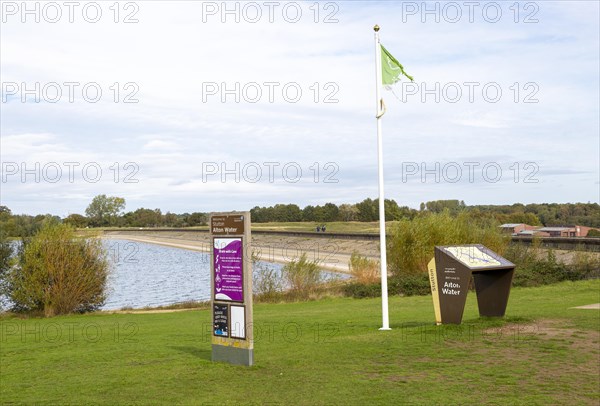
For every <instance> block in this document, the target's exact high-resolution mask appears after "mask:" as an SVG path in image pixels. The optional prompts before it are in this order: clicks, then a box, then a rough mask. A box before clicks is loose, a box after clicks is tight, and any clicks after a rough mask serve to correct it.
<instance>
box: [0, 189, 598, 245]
mask: <svg viewBox="0 0 600 406" xmlns="http://www.w3.org/2000/svg"><path fill="white" fill-rule="evenodd" d="M125 204H126V202H125V199H123V198H121V197H115V196H106V195H98V196H96V197H94V198H93V200H92V202H91V203H90V204H89V205H88V207H87V208H86V210H85V215H84V214H75V213H74V214H70V215H68V216H67V217H65V218H60V217H58V216H54V215H51V214H45V215H41V214H40V215H36V216H31V215H25V214H20V215H16V214H12V212H11V210H10V209H9V208H8V207H6V206H0V228H1V229H2V232H3V233H5V234H7V235H9V236H13V237H27V236H31V235H33V234H35V233H36V232H37V231H38V230H39V229H40V228H41V226H42V224H43V223H44V222H45V221H46V222H47V221H48V220H53V221H58V222H64V223H66V224H70V225H72V226H75V227H78V228H86V227H176V228H180V227H196V226H205V225H207V222H208V217H209V213H204V212H193V213H181V214H177V213H171V212H166V213H163V212H162V211H161V210H160V209H158V208H156V209H148V208H139V209H136V210H134V211H128V212H126V211H125ZM384 205H385V217H386V220H387V221H399V220H412V219H414V218H415V217H417V216H426V215H428V214H430V213H442V212H448V213H450V214H451V215H453V216H457V215H458V214H460V213H463V212H468V214H469V216H470V217H471V218H479V219H490V220H493V221H495V222H497V223H498V224H503V223H526V224H529V225H534V226H542V225H543V226H564V225H581V226H588V227H596V228H597V227H600V205H599V204H598V203H540V204H537V203H534V204H527V205H525V204H521V203H515V204H512V205H473V206H468V205H466V204H465V202H464V201H462V200H435V201H429V202H425V203H421V205H420V207H419V209H418V210H417V209H412V208H410V207H407V206H400V205H398V203H397V202H396V201H395V200H393V199H386V200H385V203H384ZM250 214H251V217H252V221H253V222H254V223H266V222H317V223H329V222H335V221H361V222H372V221H378V220H379V200H378V199H371V198H367V199H364V200H363V201H361V202H358V203H354V204H340V205H336V204H334V203H325V204H324V205H316V206H313V205H308V206H305V207H303V208H301V207H300V206H298V205H297V204H276V205H273V206H267V207H259V206H256V207H254V208H252V209H251V210H250Z"/></svg>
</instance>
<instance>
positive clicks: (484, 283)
mask: <svg viewBox="0 0 600 406" xmlns="http://www.w3.org/2000/svg"><path fill="white" fill-rule="evenodd" d="M428 269H429V282H430V285H431V294H432V297H433V307H434V310H435V320H436V323H437V324H460V323H461V322H462V317H463V312H464V309H465V302H466V300H467V292H468V290H469V283H470V281H471V275H473V280H474V282H475V291H476V293H477V305H478V306H479V315H480V316H487V317H502V316H504V314H505V312H506V305H507V303H508V296H509V293H510V287H511V284H512V278H513V273H514V270H515V265H514V264H513V263H512V262H510V261H508V260H506V259H504V258H503V257H501V256H500V255H498V254H496V253H495V252H494V251H492V250H490V249H488V248H486V247H484V246H483V245H480V244H471V245H454V246H444V247H435V257H434V258H433V259H432V260H431V261H430V262H429V265H428Z"/></svg>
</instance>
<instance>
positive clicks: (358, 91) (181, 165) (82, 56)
mask: <svg viewBox="0 0 600 406" xmlns="http://www.w3.org/2000/svg"><path fill="white" fill-rule="evenodd" d="M40 4H43V3H40ZM103 4H104V3H103ZM136 4H138V5H139V11H138V12H137V13H136V17H137V18H138V19H139V23H137V24H123V23H119V24H115V23H114V22H112V18H113V17H114V15H113V14H112V11H111V10H109V9H108V3H106V4H104V6H106V7H104V9H103V11H104V13H105V14H104V15H103V18H102V20H101V21H100V22H99V23H97V24H89V23H86V22H85V21H82V20H81V19H78V20H77V21H76V22H75V23H73V24H70V23H64V22H61V23H57V24H49V23H45V22H43V21H42V22H41V23H39V24H37V23H34V22H31V21H30V22H28V23H24V24H23V23H21V22H20V21H19V18H18V17H19V16H17V17H16V18H13V17H10V18H11V19H9V20H8V21H7V22H6V23H3V24H2V27H1V34H2V35H1V36H0V52H1V66H0V68H1V75H2V77H1V81H2V83H3V95H2V96H3V97H6V91H7V88H6V87H5V84H6V83H9V82H10V83H16V84H18V85H19V86H20V85H21V84H22V83H23V82H25V83H26V84H27V86H28V89H31V88H32V86H34V85H35V82H39V83H40V87H41V88H42V89H43V88H44V85H47V84H48V83H50V82H55V83H58V84H59V88H60V89H61V91H62V92H63V99H62V100H61V101H59V102H58V103H49V102H47V100H42V101H41V102H40V103H35V102H33V101H32V100H31V99H32V98H31V97H29V98H28V100H27V101H28V102H27V103H22V102H21V100H20V97H21V95H20V94H16V95H13V96H11V97H8V100H7V101H6V102H4V99H3V103H2V105H1V108H2V110H1V112H0V115H1V120H0V121H1V124H0V134H1V143H0V146H1V147H2V151H1V160H2V162H19V163H21V162H26V163H29V164H30V165H31V164H32V163H33V162H40V163H41V166H42V168H43V166H44V164H47V163H49V162H58V163H60V164H61V165H63V163H64V162H78V163H80V167H83V166H84V165H86V164H89V163H97V164H98V165H99V166H100V167H101V168H102V170H103V174H102V177H101V179H100V180H99V181H98V182H88V181H86V179H85V176H84V175H83V174H82V173H81V171H78V172H76V176H75V178H74V181H73V182H69V181H68V179H67V180H66V181H65V180H64V179H62V180H61V181H60V182H57V183H49V182H40V183H35V182H33V183H31V182H27V181H26V182H24V183H23V182H21V179H20V176H19V175H18V174H17V175H15V176H12V177H11V178H10V181H7V182H4V183H3V184H2V204H6V205H8V206H9V207H11V209H12V210H13V211H15V212H31V213H38V212H42V211H51V212H55V213H57V214H65V213H67V212H83V210H84V209H85V206H86V205H87V203H88V202H89V200H91V198H92V197H93V196H94V195H95V194H100V193H107V194H112V195H122V196H123V197H125V198H126V199H127V201H128V209H135V208H137V207H140V206H143V207H151V208H155V207H161V208H163V210H164V211H166V210H168V209H169V208H170V207H172V208H173V209H172V210H175V209H177V210H179V211H196V210H207V211H208V210H220V209H221V208H223V209H225V208H226V209H234V208H236V207H237V206H240V207H248V206H250V207H251V206H254V205H270V204H274V203H277V202H294V203H298V204H300V205H305V204H322V203H325V202H327V201H335V202H338V203H341V202H344V201H346V202H354V201H359V200H362V199H363V198H365V197H368V196H371V197H373V196H375V195H376V194H377V166H376V157H377V156H376V154H377V152H376V144H375V141H376V136H375V120H374V117H373V116H374V110H375V101H374V81H375V80H374V77H373V76H374V62H373V56H374V50H373V31H372V26H373V24H374V23H375V22H377V23H378V24H379V25H380V26H381V27H382V30H381V38H382V42H383V43H384V44H385V45H386V47H387V48H388V49H389V50H390V51H391V52H392V53H393V54H394V55H395V56H396V57H397V58H398V59H399V60H400V61H401V62H402V63H403V64H404V65H405V67H406V69H407V71H408V72H410V73H411V74H412V75H414V76H415V82H416V85H418V86H419V89H418V92H417V93H416V94H414V95H412V94H407V93H406V92H403V90H404V91H406V89H407V88H404V89H403V88H402V86H397V88H396V90H395V92H396V95H397V96H398V97H399V99H400V100H398V99H397V98H396V97H394V95H392V94H390V93H387V92H386V93H384V95H385V100H386V105H387V107H388V113H387V114H386V115H385V117H384V120H383V128H384V146H385V154H384V155H385V156H384V163H385V169H386V174H387V176H388V177H387V178H386V179H387V181H386V183H389V186H388V188H387V192H388V196H389V197H391V198H394V199H396V200H397V201H398V202H399V203H400V204H410V205H412V206H418V203H419V202H420V201H427V200H433V199H442V198H460V199H463V200H465V201H467V203H476V202H479V203H501V202H502V203H503V202H508V203H510V202H517V201H523V202H527V201H565V200H583V201H588V200H592V201H593V200H595V199H597V194H596V193H595V192H594V188H593V187H590V182H592V183H593V182H596V183H597V182H598V175H597V173H598V156H597V151H598V132H599V120H598V115H599V114H598V113H599V101H598V97H597V89H598V82H599V79H598V75H597V72H598V69H599V57H598V52H597V49H598V47H599V43H598V36H597V32H598V28H599V22H598V18H597V16H598V7H599V6H598V4H597V3H595V2H579V3H577V5H576V6H573V5H572V2H551V3H550V2H546V3H535V5H537V7H538V8H539V9H538V10H537V11H536V13H535V18H537V20H538V22H537V23H530V24H525V23H523V19H524V17H525V16H527V15H529V14H530V13H531V11H532V10H533V9H527V10H525V9H521V10H520V14H519V16H518V20H519V21H518V23H515V22H514V19H515V15H514V14H513V10H512V9H510V8H509V7H510V6H511V4H512V3H511V4H509V3H502V7H503V9H502V10H503V15H502V19H501V20H500V21H499V22H498V23H489V22H487V21H486V20H485V19H484V18H483V17H482V15H481V13H480V10H479V11H478V13H479V14H478V13H476V14H474V18H475V21H474V22H473V23H470V22H469V21H468V19H467V16H468V14H465V13H466V12H467V10H465V9H463V10H462V12H463V18H462V19H461V20H460V22H458V23H455V24H453V23H448V22H447V21H445V20H444V18H443V17H444V16H443V15H441V17H442V18H441V19H440V22H439V23H436V22H435V21H434V18H435V16H431V15H429V16H426V22H424V23H423V22H422V21H421V20H422V18H423V16H422V15H420V14H416V15H408V14H407V13H406V9H405V8H406V7H407V6H406V4H407V3H406V2H404V3H401V2H373V3H371V2H339V3H331V4H335V6H337V7H339V10H337V11H336V10H335V8H333V6H330V7H332V8H328V9H324V7H325V3H319V4H320V7H321V8H320V10H319V11H320V13H319V15H318V20H319V23H314V18H315V15H314V7H313V8H312V9H311V8H310V7H311V6H313V2H299V3H298V4H300V5H301V7H302V12H303V14H302V18H301V20H300V21H299V22H298V23H295V24H292V23H288V22H286V21H285V19H284V18H283V17H282V15H281V14H280V11H281V10H278V11H277V13H276V14H274V19H275V22H274V23H269V22H268V20H267V14H263V19H262V20H261V21H260V22H258V23H250V22H248V21H245V20H244V18H243V17H244V15H241V17H242V18H241V20H240V22H239V23H236V22H235V21H234V17H235V16H232V15H229V16H228V17H227V18H228V22H227V23H221V17H220V16H219V15H214V16H213V15H204V16H203V14H202V11H203V4H202V3H200V2H184V1H182V2H175V4H173V2H172V3H171V4H167V3H164V2H144V1H141V2H136ZM204 4H205V5H204V7H206V4H208V3H204ZM213 4H216V5H221V4H223V3H221V2H216V3H213ZM228 4H229V6H228V7H235V4H238V7H240V10H241V9H242V8H243V7H244V5H245V4H247V3H232V2H230V3H228ZM259 4H260V3H259ZM411 4H412V3H411ZM414 4H417V6H419V7H421V6H422V3H421V2H416V3H414ZM435 4H438V7H442V6H443V5H444V4H445V3H441V2H439V3H429V4H428V6H429V7H430V8H431V7H434V6H435ZM459 4H460V3H459ZM519 4H520V6H521V7H524V3H519ZM121 5H123V3H121ZM284 5H285V4H284V3H281V8H283V6H284ZM403 7H404V8H403ZM403 10H404V14H403ZM126 11H127V10H121V14H120V16H119V17H120V18H121V19H122V18H123V17H124V15H126V14H127V13H125V12H126ZM129 11H130V10H129ZM262 11H263V13H266V12H267V10H266V9H264V8H263V10H262ZM331 12H335V13H334V15H333V17H334V18H337V19H338V20H339V22H337V23H331V24H325V23H323V22H322V21H323V19H324V18H325V16H327V15H328V14H329V13H331ZM248 16H249V15H246V20H247V19H248ZM203 17H204V20H205V22H203ZM446 17H447V16H446ZM65 82H77V83H78V85H77V87H76V90H75V92H74V101H73V103H69V102H68V101H65V100H64V98H65V97H66V96H67V95H68V88H67V87H66V86H65V85H64V83H65ZM265 82H269V83H271V85H270V86H274V87H273V88H274V89H275V91H274V93H273V97H274V100H273V102H270V100H269V93H268V92H269V91H270V89H271V88H269V87H268V86H267V85H265ZM467 82H468V83H471V82H476V83H477V87H476V90H475V92H474V94H473V96H474V99H473V100H470V99H469V93H468V92H469V88H468V86H467V85H465V83H467ZM89 83H91V84H93V85H94V86H95V87H99V88H100V89H101V91H102V97H101V99H100V100H99V101H98V102H96V103H91V102H89V101H86V100H85V97H88V99H89V95H87V96H86V95H84V94H83V93H82V88H83V86H84V85H86V84H89ZM115 83H116V84H117V85H115ZM128 83H130V84H129V85H127V84H128ZM236 83H238V86H239V87H240V91H242V90H244V86H246V87H245V89H246V90H247V91H249V92H250V91H252V90H256V89H257V88H258V89H259V90H260V91H261V92H262V97H261V98H260V100H259V101H258V102H256V103H250V102H248V101H247V100H244V95H243V94H242V95H240V97H241V100H240V101H239V102H236V101H235V100H234V95H231V94H229V95H227V94H226V95H225V96H224V97H226V100H227V102H226V103H223V102H222V100H221V97H222V96H223V84H225V87H227V88H228V89H232V88H234V87H235V86H236ZM273 83H274V84H273ZM436 83H437V84H438V86H439V89H440V90H439V92H437V95H435V94H431V93H426V90H425V89H435V86H436ZM249 84H252V85H249ZM254 84H256V85H254ZM286 84H288V85H289V84H293V86H294V88H296V87H297V88H299V89H301V91H302V97H300V99H299V100H298V101H297V102H295V103H292V102H291V101H290V100H289V94H288V95H285V94H282V89H283V87H284V86H285V85H286ZM448 84H456V85H457V86H458V87H459V88H460V89H461V91H462V97H461V98H460V100H458V101H457V102H456V103H451V102H450V101H448V98H449V97H450V96H449V94H450V93H449V94H443V89H444V88H445V86H446V89H448V87H447V86H448ZM486 84H494V86H498V87H500V89H501V90H502V96H501V98H500V100H499V101H497V102H495V103H492V102H490V101H489V100H486V99H485V95H483V94H482V88H483V87H484V86H485V85H486ZM209 85H211V86H214V85H217V86H218V90H219V91H218V92H217V93H216V94H214V95H210V94H205V95H204V97H203V90H204V91H206V90H207V89H208V88H207V86H209ZM410 86H412V85H410ZM288 87H289V86H288ZM213 89H214V88H213ZM21 90H22V89H21ZM49 90H52V89H49ZM92 90H93V89H92ZM292 90H293V88H292ZM449 90H452V89H449ZM492 90H493V89H492ZM253 94H254V93H251V92H250V93H247V94H246V99H247V98H248V97H252V95H253ZM127 96H129V97H131V98H133V99H137V100H139V102H137V103H124V102H123V101H124V98H125V97H127ZM327 96H329V97H330V98H332V99H333V100H334V101H335V102H334V103H325V102H324V100H325V98H326V97H327ZM436 96H437V97H438V98H439V100H437V101H436V100H435V97H436ZM315 97H316V98H317V100H316V102H315ZM115 98H116V99H117V103H115ZM527 98H528V99H527ZM43 99H44V98H43ZM203 99H204V100H203ZM532 99H533V100H535V101H536V102H534V103H525V101H526V100H527V101H531V100H532ZM467 159H468V160H471V161H477V162H481V164H482V165H483V164H485V163H486V162H489V161H490V160H492V161H493V160H498V162H500V163H501V165H503V167H507V166H510V165H511V164H514V163H515V162H517V163H518V164H519V165H523V164H525V163H527V162H536V163H537V164H538V165H539V166H540V172H539V173H540V175H539V176H540V182H539V184H536V185H531V184H523V183H518V184H515V183H514V182H512V183H511V182H498V183H497V184H489V183H488V184H484V185H477V187H475V186H474V185H473V184H469V183H466V184H465V183H460V182H459V183H456V184H454V183H448V182H446V183H443V184H436V183H435V182H434V183H424V184H423V183H420V182H418V183H414V182H413V183H411V182H406V183H403V182H401V181H398V179H399V177H398V174H399V173H401V172H402V165H403V163H406V162H419V163H420V162H429V163H432V162H440V163H441V164H442V166H443V164H445V163H448V162H453V161H456V162H464V160H467ZM565 160H567V161H568V162H569V166H572V167H573V168H575V169H576V170H577V172H575V173H571V174H568V173H565V174H563V175H552V173H555V172H556V171H560V170H561V169H563V166H564V162H565ZM213 162H216V163H218V164H225V165H226V168H231V167H235V164H236V163H239V165H240V166H241V168H243V167H244V165H247V164H249V163H252V162H256V163H259V164H261V165H263V164H264V163H265V162H278V163H279V164H280V167H282V166H284V165H285V164H287V163H297V164H298V165H300V166H301V167H302V168H303V177H302V181H300V182H298V183H290V182H285V181H283V182H282V181H279V182H273V183H269V182H264V180H262V181H261V182H257V183H251V182H245V181H242V182H240V183H236V182H235V181H231V180H230V178H228V179H227V182H225V183H222V182H220V181H215V179H212V180H211V181H203V164H204V165H206V164H207V163H213ZM328 162H333V163H335V164H336V165H337V167H338V168H339V173H338V175H337V176H338V177H339V181H340V182H339V183H338V184H325V183H323V182H316V183H315V182H314V181H313V179H312V178H311V177H312V176H313V175H314V173H313V170H311V169H310V168H311V166H314V164H315V163H317V166H318V167H319V168H320V171H321V173H320V175H321V176H322V174H323V170H324V166H325V165H326V164H327V163H328ZM128 163H130V164H131V165H134V167H135V168H138V171H137V172H136V173H135V175H133V178H134V179H136V180H138V181H139V182H138V183H124V182H123V177H124V176H127V175H131V173H132V169H131V168H133V167H132V166H129V167H128V168H129V169H126V168H125V165H127V164H128ZM115 164H117V165H116V166H115ZM80 167H78V169H80ZM62 168H63V170H64V169H65V168H64V166H63V167H62ZM111 168H112V169H111ZM116 168H119V169H118V173H117V169H116ZM204 169H205V168H204ZM584 174H591V175H584ZM115 175H116V178H115ZM280 177H281V176H280ZM559 178H560V179H559ZM115 179H116V180H117V181H115ZM400 179H401V177H400ZM26 180H27V179H26ZM320 180H322V179H320ZM565 184H566V185H568V187H566V186H565ZM481 188H483V189H481ZM481 190H485V193H481ZM224 206H227V207H224Z"/></svg>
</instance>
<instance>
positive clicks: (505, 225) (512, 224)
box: [500, 223, 523, 228]
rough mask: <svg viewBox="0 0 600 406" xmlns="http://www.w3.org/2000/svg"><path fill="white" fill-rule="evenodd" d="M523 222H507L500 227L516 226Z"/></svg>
mask: <svg viewBox="0 0 600 406" xmlns="http://www.w3.org/2000/svg"><path fill="white" fill-rule="evenodd" d="M522 224H523V223H507V224H502V225H501V226H500V227H502V228H513V227H517V226H520V225H522Z"/></svg>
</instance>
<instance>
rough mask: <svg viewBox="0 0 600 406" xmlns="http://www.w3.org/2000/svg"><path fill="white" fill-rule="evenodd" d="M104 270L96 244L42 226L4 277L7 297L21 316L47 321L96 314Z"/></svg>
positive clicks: (102, 296)
mask: <svg viewBox="0 0 600 406" xmlns="http://www.w3.org/2000/svg"><path fill="white" fill-rule="evenodd" d="M108 274H109V265H108V262H107V259H106V254H105V251H104V249H103V248H102V243H101V241H100V240H97V239H83V238H77V237H76V236H75V233H74V230H73V228H71V227H70V226H67V225H64V224H46V225H44V227H42V229H41V230H40V231H39V232H38V233H37V234H36V235H35V236H34V237H32V238H31V239H30V240H29V241H27V242H24V244H23V246H22V247H21V252H20V255H19V261H18V264H17V266H16V267H14V268H12V269H11V270H10V271H9V272H8V275H7V283H8V285H9V297H10V299H11V300H12V302H13V303H14V304H15V307H16V308H18V309H21V310H24V311H31V312H43V313H44V315H46V316H47V317H51V316H54V315H58V314H67V313H72V312H85V311H92V310H96V309H98V308H99V307H100V306H102V304H104V301H105V299H106V293H105V292H106V286H107V281H108Z"/></svg>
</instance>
